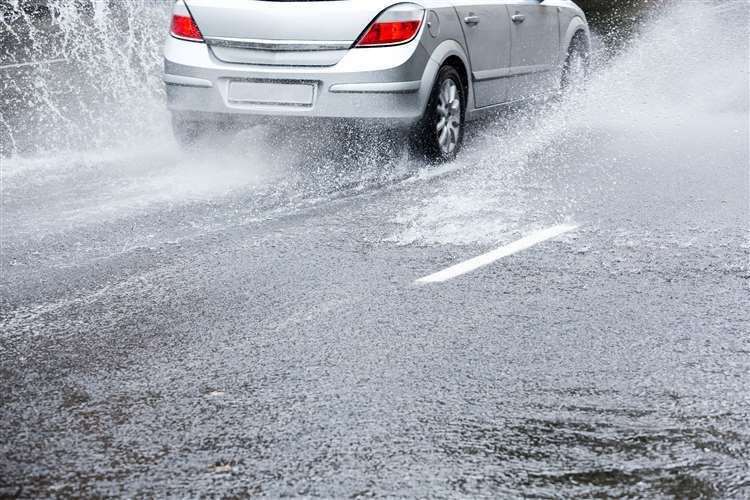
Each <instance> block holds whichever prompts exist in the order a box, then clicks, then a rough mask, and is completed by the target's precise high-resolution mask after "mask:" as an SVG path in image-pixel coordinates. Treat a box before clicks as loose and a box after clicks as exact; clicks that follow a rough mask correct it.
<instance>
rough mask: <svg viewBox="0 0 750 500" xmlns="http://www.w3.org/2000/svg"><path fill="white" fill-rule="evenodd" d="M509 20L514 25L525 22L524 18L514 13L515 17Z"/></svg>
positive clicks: (518, 13)
mask: <svg viewBox="0 0 750 500" xmlns="http://www.w3.org/2000/svg"><path fill="white" fill-rule="evenodd" d="M511 19H512V20H513V22H514V23H516V24H521V23H522V22H524V21H525V20H526V16H524V15H523V14H521V13H520V12H516V13H515V15H513V16H511Z"/></svg>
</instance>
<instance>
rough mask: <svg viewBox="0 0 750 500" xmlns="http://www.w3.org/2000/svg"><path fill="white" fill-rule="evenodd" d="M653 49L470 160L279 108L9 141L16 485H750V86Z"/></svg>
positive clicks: (3, 432) (510, 122) (40, 493)
mask: <svg viewBox="0 0 750 500" xmlns="http://www.w3.org/2000/svg"><path fill="white" fill-rule="evenodd" d="M683 21H684V20H683ZM740 55H741V56H744V54H740ZM703 56H705V54H703ZM634 57H635V56H634ZM639 57H640V58H642V56H639ZM632 62H633V61H632V60H631V61H628V60H627V57H625V61H624V63H628V64H624V63H623V64H618V65H613V66H611V67H608V68H606V69H605V70H604V72H603V75H602V76H600V77H598V78H597V79H595V81H594V82H593V83H592V87H591V88H590V89H589V90H587V91H585V92H584V93H582V94H580V95H576V96H572V97H569V98H566V99H564V100H563V101H561V102H553V103H548V104H544V105H539V106H533V107H530V108H522V109H519V110H514V111H510V112H508V113H506V114H504V115H502V116H500V117H498V118H497V119H494V120H491V121H488V122H485V123H480V124H476V125H473V126H472V127H471V130H470V137H469V138H468V140H467V144H466V148H465V150H464V151H463V153H462V154H461V156H460V158H459V159H458V160H457V161H456V162H454V163H452V164H449V165H444V166H429V165H424V164H423V163H421V162H419V161H416V160H413V159H409V158H408V157H407V155H406V154H405V153H404V152H403V151H401V148H400V146H399V144H398V143H399V140H398V136H396V137H395V139H394V137H389V138H387V139H388V140H385V139H383V137H382V136H379V135H378V134H370V133H362V134H358V133H354V132H342V131H339V132H337V133H331V131H329V130H324V131H321V130H320V129H316V128H312V129H306V130H289V129H278V128H274V127H258V128H256V129H253V130H250V131H245V132H240V133H238V134H236V135H232V136H231V137H224V138H216V140H215V141H214V142H212V143H210V144H206V145H204V146H203V147H201V148H199V149H198V150H197V151H192V152H182V151H179V150H178V149H177V147H176V146H175V145H174V144H173V143H172V141H171V139H170V138H169V132H168V130H167V128H166V126H164V127H162V128H163V136H158V137H156V138H152V140H150V141H149V140H146V139H144V141H143V143H142V144H137V145H133V147H130V148H114V149H107V150H101V151H95V152H78V153H60V154H49V155H41V156H35V157H32V158H23V157H16V158H12V159H4V160H2V163H3V165H2V173H3V175H2V180H3V186H2V240H1V241H2V258H1V260H0V263H1V264H2V281H1V282H0V286H1V287H2V288H1V289H0V292H1V294H0V300H1V304H2V312H1V313H0V332H1V333H0V357H1V359H2V363H0V382H1V384H2V385H1V387H0V389H1V391H2V396H0V401H1V403H0V404H1V406H0V495H2V496H7V497H16V496H17V497H24V498H31V497H109V496H116V497H121V496H122V497H179V498H185V497H198V496H224V497H245V496H248V495H257V496H267V497H280V496H322V497H336V498H339V497H358V496H362V497H367V496H407V497H443V498H451V497H508V498H518V497H535V498H553V497H554V498H559V497H570V498H573V497H577V498H581V497H587V498H590V497H645V498H662V497H663V498H670V497H671V498H746V497H748V496H750V466H749V465H748V464H749V463H750V390H748V387H750V335H748V330H749V328H748V326H749V325H750V312H748V311H749V310H750V309H749V307H748V306H750V293H749V292H750V265H749V260H750V244H749V243H748V230H749V229H750V228H749V227H748V220H750V217H749V215H750V193H749V191H750V185H749V178H748V162H749V161H750V160H749V158H748V150H749V148H748V137H749V133H750V131H749V130H748V120H747V94H746V92H747V90H746V88H747V87H744V89H743V87H738V88H739V89H740V90H739V92H738V93H737V92H735V93H732V92H731V91H730V90H731V89H730V90H727V91H726V95H725V94H724V93H721V92H718V91H716V90H712V91H711V92H706V90H705V88H706V87H705V86H704V85H703V82H702V80H700V79H692V80H690V79H688V80H690V81H689V82H685V81H682V80H680V78H683V77H684V72H683V71H682V70H683V69H684V68H682V67H680V66H677V67H674V68H666V69H664V70H663V71H662V73H661V77H654V78H651V79H649V80H648V81H647V82H646V83H645V84H644V82H643V81H639V80H638V79H633V77H632V73H631V71H632V65H630V64H631V63H632ZM720 62H721V61H720ZM725 62H726V61H725ZM643 64H649V62H648V61H646V62H644V63H643ZM717 64H718V63H717ZM623 67H624V68H627V70H623V69H622V68H623ZM636 69H637V68H636ZM715 69H716V70H717V71H719V70H722V69H726V68H725V66H724V65H721V66H718V67H717V68H715ZM728 71H730V70H728ZM719 73H720V71H719ZM715 74H716V73H715ZM626 78H627V79H628V80H627V81H628V85H629V87H628V88H623V85H622V84H623V83H624V82H625V79H626ZM735 78H736V77H735ZM730 80H731V78H730ZM731 81H735V80H731ZM675 82H678V83H679V85H684V87H685V88H684V89H683V90H685V91H686V92H692V94H690V95H692V96H693V98H696V96H697V100H698V101H699V102H698V103H697V104H695V103H691V104H686V103H685V102H684V101H682V100H680V99H672V97H671V96H670V97H668V98H664V97H662V94H659V92H658V91H659V90H663V89H664V88H665V86H667V85H668V84H669V85H672V84H675ZM740 83H742V82H740ZM614 87H617V88H616V90H613V88H614ZM722 88H724V89H726V87H722ZM701 89H702V90H701ZM701 92H703V94H701ZM158 119H160V120H162V121H164V122H165V121H166V120H165V119H164V117H159V118H158ZM562 223H565V224H574V225H577V226H578V228H577V229H576V230H575V231H572V232H570V233H568V234H566V235H564V236H561V237H559V238H556V239H553V240H550V241H546V242H544V243H541V244H539V245H537V246H534V247H533V248H530V249H528V250H525V251H523V252H520V253H518V254H515V255H512V256H509V257H507V258H504V259H501V260H499V261H497V262H495V263H494V264H492V265H489V266H487V267H484V268H482V269H479V270H476V271H474V272H472V273H469V274H466V275H463V276H459V277H456V278H455V279H453V280H450V281H448V282H445V283H439V284H429V285H418V284H415V280H416V279H418V278H420V277H423V276H425V275H427V274H430V273H433V272H436V271H439V270H441V269H444V268H446V267H448V266H450V265H452V264H455V263H457V262H461V261H464V260H466V259H469V258H471V257H474V256H477V255H479V254H482V253H484V252H487V251H489V250H493V249H495V248H497V247H499V246H502V245H505V244H508V243H511V242H513V241H515V240H517V239H519V238H521V237H523V236H525V235H527V234H532V233H534V232H535V231H537V230H540V229H544V228H546V227H550V226H553V225H556V224H562Z"/></svg>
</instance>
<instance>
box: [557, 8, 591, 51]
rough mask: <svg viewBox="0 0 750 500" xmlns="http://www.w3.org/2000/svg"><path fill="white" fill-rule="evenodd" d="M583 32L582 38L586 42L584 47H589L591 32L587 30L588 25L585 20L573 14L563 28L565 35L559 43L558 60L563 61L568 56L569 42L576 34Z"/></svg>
mask: <svg viewBox="0 0 750 500" xmlns="http://www.w3.org/2000/svg"><path fill="white" fill-rule="evenodd" d="M580 34H583V39H584V41H585V42H586V48H587V49H588V50H590V49H591V32H590V31H589V25H588V23H586V21H585V20H584V19H583V18H581V17H579V16H575V17H574V18H573V19H571V20H570V22H569V23H568V28H567V29H566V30H565V35H564V36H563V37H562V43H561V44H560V61H562V62H564V61H565V59H566V58H567V57H568V50H569V49H570V44H571V43H572V42H573V39H574V38H575V37H576V36H579V35H580Z"/></svg>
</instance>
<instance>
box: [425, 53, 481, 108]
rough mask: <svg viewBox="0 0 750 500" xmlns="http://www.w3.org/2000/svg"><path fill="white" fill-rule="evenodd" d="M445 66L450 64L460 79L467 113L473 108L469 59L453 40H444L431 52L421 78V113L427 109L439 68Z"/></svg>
mask: <svg viewBox="0 0 750 500" xmlns="http://www.w3.org/2000/svg"><path fill="white" fill-rule="evenodd" d="M446 64H450V65H451V66H453V67H454V68H456V70H457V71H458V73H459V75H460V76H461V78H462V83H463V85H464V90H465V92H466V103H467V108H469V109H467V111H469V110H470V109H472V108H473V105H472V103H473V102H474V89H473V88H472V85H471V66H470V64H469V58H468V57H467V56H466V53H465V52H464V49H463V47H462V46H461V44H459V43H458V42H457V41H455V40H445V41H443V42H442V43H440V45H438V46H437V47H435V50H433V51H432V54H431V55H430V59H429V62H428V64H427V67H426V68H425V71H424V74H423V76H422V84H421V86H420V90H419V92H420V94H421V95H420V98H421V102H422V103H423V106H422V112H423V113H424V111H425V109H426V108H427V102H428V101H429V98H430V94H431V93H432V87H433V86H434V85H435V79H436V78H437V75H438V71H440V68H442V67H443V66H445V65H446Z"/></svg>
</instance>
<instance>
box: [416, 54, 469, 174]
mask: <svg viewBox="0 0 750 500" xmlns="http://www.w3.org/2000/svg"><path fill="white" fill-rule="evenodd" d="M465 121H466V91H465V89H464V86H463V83H462V80H461V76H460V75H459V73H458V71H457V70H456V68H454V67H453V66H449V65H446V66H443V67H442V68H440V71H438V75H437V78H436V79H435V85H434V87H433V89H432V93H431V94H430V99H429V101H428V103H427V109H426V111H425V114H424V116H423V117H422V119H421V120H420V121H419V123H418V124H417V125H416V126H415V127H414V129H413V130H412V133H411V149H412V151H413V153H415V154H416V155H417V156H419V157H421V158H424V159H426V160H427V161H429V162H433V163H443V162H446V161H451V160H453V159H454V158H455V157H456V155H457V154H458V152H459V151H460V150H461V146H462V145H463V139H464V125H465Z"/></svg>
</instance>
